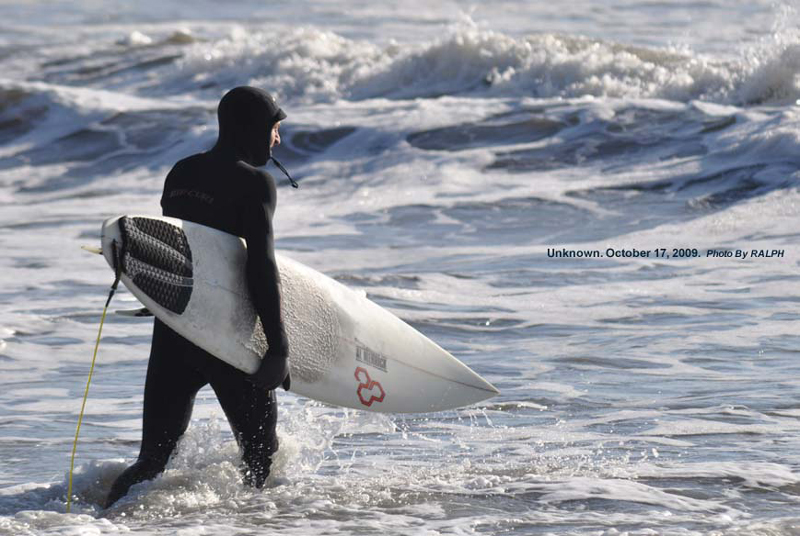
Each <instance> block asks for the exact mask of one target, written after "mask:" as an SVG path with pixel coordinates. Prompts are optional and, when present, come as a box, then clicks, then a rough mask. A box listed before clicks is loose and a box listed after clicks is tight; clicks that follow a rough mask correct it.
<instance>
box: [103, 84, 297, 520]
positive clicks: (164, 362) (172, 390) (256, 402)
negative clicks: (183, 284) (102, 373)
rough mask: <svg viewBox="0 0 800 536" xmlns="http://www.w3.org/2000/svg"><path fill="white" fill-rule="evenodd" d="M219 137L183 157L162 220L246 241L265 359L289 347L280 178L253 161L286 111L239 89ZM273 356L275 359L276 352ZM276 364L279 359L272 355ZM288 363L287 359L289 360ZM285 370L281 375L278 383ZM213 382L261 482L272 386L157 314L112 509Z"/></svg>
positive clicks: (160, 455)
mask: <svg viewBox="0 0 800 536" xmlns="http://www.w3.org/2000/svg"><path fill="white" fill-rule="evenodd" d="M218 114H219V124H220V134H219V140H218V141H217V144H216V145H215V146H214V148H213V149H211V150H210V151H208V152H206V153H201V154H196V155H193V156H190V157H188V158H186V159H184V160H181V161H180V162H178V163H177V164H175V166H174V167H173V168H172V170H171V171H170V173H169V175H168V176H167V179H166V183H165V185H164V193H163V196H162V198H161V206H162V208H163V213H164V215H165V216H173V217H176V218H181V219H185V220H191V221H194V222H197V223H200V224H203V225H208V226H210V227H215V228H217V229H221V230H223V231H226V232H228V233H231V234H235V235H238V236H241V237H243V238H245V239H246V241H247V249H248V257H247V270H246V271H247V281H248V286H249V289H250V293H251V296H252V298H253V302H254V305H255V307H256V311H257V312H258V314H259V316H260V317H261V320H262V324H263V326H264V331H265V335H266V336H267V341H268V344H269V346H270V350H269V351H268V352H267V355H266V356H265V358H264V363H265V365H266V364H267V363H268V362H269V359H270V358H271V357H272V356H274V355H278V356H279V357H280V355H281V354H282V355H283V356H284V357H285V355H286V353H287V351H288V348H287V343H286V335H285V331H284V328H283V322H282V319H281V311H280V300H279V296H280V295H279V292H280V287H279V285H280V280H279V277H278V272H277V267H276V265H275V257H274V253H273V235H272V214H273V212H274V210H275V200H276V189H275V181H274V179H273V178H272V177H271V176H270V175H269V174H268V173H266V172H264V171H262V170H259V169H256V167H254V166H262V165H264V164H266V162H267V161H268V159H269V158H270V156H271V154H270V148H269V136H270V131H271V130H272V127H273V125H274V123H276V122H277V121H280V120H282V119H284V118H285V117H286V115H285V114H284V113H283V111H282V110H280V108H278V107H277V106H276V105H275V102H274V100H272V98H271V97H270V96H269V95H268V94H267V93H265V92H263V91H261V90H258V89H255V88H248V87H242V88H236V89H234V90H232V91H230V92H229V93H228V94H226V96H225V97H223V99H222V101H221V102H220V106H219V110H218ZM276 360H277V358H276ZM276 362H277V361H276ZM284 362H285V359H284ZM282 380H283V376H281V377H280V378H278V380H277V382H278V384H279V383H280V382H281V381H282ZM207 384H210V385H211V387H212V388H213V389H214V392H215V393H216V395H217V398H218V399H219V402H220V405H221V406H222V409H223V410H224V411H225V415H226V416H227V418H228V421H229V422H230V425H231V428H232V429H233V433H234V435H235V436H236V440H237V442H238V443H239V446H240V448H241V451H242V461H243V462H244V466H245V467H244V470H245V478H246V481H247V482H248V483H250V484H251V485H254V486H256V487H261V486H262V485H263V483H264V480H265V479H266V478H267V476H268V475H269V470H270V465H271V456H272V454H273V453H274V452H275V451H276V450H277V449H278V440H277V436H276V434H275V425H276V422H277V406H276V401H275V393H274V391H270V390H266V389H264V388H263V387H262V386H259V385H257V384H256V383H254V382H253V381H252V378H251V377H250V376H248V375H247V374H246V373H244V372H242V371H240V370H238V369H236V368H234V367H232V366H230V365H228V364H226V363H224V362H223V361H221V360H219V359H216V358H214V357H213V356H212V355H211V354H209V353H208V352H206V351H204V350H202V349H200V348H198V347H197V346H195V345H194V344H192V343H191V342H189V341H188V340H186V339H184V338H183V337H181V336H180V335H178V334H177V333H175V332H174V331H172V330H171V329H170V328H169V327H167V326H166V325H165V324H164V323H162V322H161V321H159V320H155V326H154V328H153V341H152V347H151V351H150V362H149V364H148V367H147V379H146V383H145V391H144V419H143V421H144V422H143V427H142V446H141V451H140V453H139V458H138V460H137V461H136V463H134V464H133V465H132V466H131V467H129V468H128V469H126V470H125V471H124V472H123V473H122V474H121V475H120V476H119V477H118V478H117V480H116V482H115V483H114V485H113V486H112V488H111V491H110V493H109V496H108V499H107V501H106V506H110V505H111V504H113V503H114V502H116V501H117V500H118V499H119V498H120V497H122V496H124V495H125V494H126V493H127V491H128V488H130V486H132V485H133V484H136V483H138V482H141V481H143V480H148V479H151V478H154V477H155V476H156V475H158V474H159V473H160V472H161V471H163V470H164V467H165V466H166V464H167V461H168V460H169V457H170V455H171V454H172V451H173V450H174V449H175V445H176V444H177V442H178V440H179V439H180V437H181V435H183V433H184V432H185V431H186V428H187V426H188V425H189V419H190V417H191V414H192V406H193V405H194V398H195V395H196V394H197V392H198V391H199V390H200V388H202V387H203V386H205V385H207Z"/></svg>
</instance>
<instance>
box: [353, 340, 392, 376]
mask: <svg viewBox="0 0 800 536" xmlns="http://www.w3.org/2000/svg"><path fill="white" fill-rule="evenodd" d="M356 361H358V362H359V363H364V364H365V365H370V366H372V367H375V368H376V369H378V370H382V371H383V372H386V356H383V355H381V354H379V353H378V352H376V351H375V350H370V349H369V348H367V347H366V346H364V345H363V344H359V342H358V341H356Z"/></svg>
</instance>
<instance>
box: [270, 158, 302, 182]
mask: <svg viewBox="0 0 800 536" xmlns="http://www.w3.org/2000/svg"><path fill="white" fill-rule="evenodd" d="M270 159H271V160H272V161H273V162H275V165H276V166H278V169H280V170H281V171H283V174H284V175H286V177H288V179H289V182H290V183H291V184H292V188H300V185H299V184H297V181H296V180H294V179H293V178H292V176H291V175H289V172H288V171H286V168H285V167H283V164H281V163H280V162H278V160H277V159H276V158H275V157H274V156H270Z"/></svg>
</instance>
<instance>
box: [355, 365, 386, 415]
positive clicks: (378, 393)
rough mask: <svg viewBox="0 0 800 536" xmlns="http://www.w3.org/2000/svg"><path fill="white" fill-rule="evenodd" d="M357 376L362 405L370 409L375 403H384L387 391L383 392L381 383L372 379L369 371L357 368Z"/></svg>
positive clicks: (359, 397)
mask: <svg viewBox="0 0 800 536" xmlns="http://www.w3.org/2000/svg"><path fill="white" fill-rule="evenodd" d="M355 376H356V380H358V381H359V384H358V399H359V400H360V401H361V403H362V404H364V405H365V406H367V407H370V406H372V404H373V403H375V402H378V403H380V402H383V399H384V397H385V396H386V391H384V390H383V387H382V386H381V384H380V383H378V382H376V381H375V380H373V379H372V378H370V376H369V372H367V369H365V368H362V367H357V368H356V374H355ZM367 397H369V398H367Z"/></svg>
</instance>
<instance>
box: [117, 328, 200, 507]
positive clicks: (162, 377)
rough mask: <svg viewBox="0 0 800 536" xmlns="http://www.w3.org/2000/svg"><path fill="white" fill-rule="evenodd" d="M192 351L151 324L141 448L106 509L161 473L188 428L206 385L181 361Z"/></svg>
mask: <svg viewBox="0 0 800 536" xmlns="http://www.w3.org/2000/svg"><path fill="white" fill-rule="evenodd" d="M193 347H194V345H192V344H191V343H189V342H188V341H187V340H186V339H184V338H183V337H181V336H180V335H178V334H177V333H175V332H174V331H172V330H171V329H169V328H168V327H167V326H165V325H164V324H163V323H161V322H160V321H159V320H156V321H155V326H154V327H153V343H152V347H151V350H150V361H149V363H148V365H147V379H146V381H145V388H144V417H143V423H142V447H141V450H140V452H139V458H138V460H136V463H134V464H133V465H131V466H130V467H128V468H127V469H126V470H125V471H123V472H122V474H121V475H120V476H119V477H117V480H116V481H115V482H114V485H113V486H111V491H110V492H109V494H108V499H107V500H106V505H105V506H106V508H108V507H109V506H111V505H112V504H114V503H115V502H116V501H117V500H119V499H120V498H122V497H123V496H125V494H126V493H128V489H129V488H130V487H131V486H133V485H134V484H138V483H139V482H143V481H145V480H151V479H153V478H155V477H156V476H157V475H158V474H159V473H161V472H162V471H163V470H164V467H165V466H166V465H167V461H168V460H169V457H170V455H171V454H172V451H173V450H174V449H175V445H176V444H177V443H178V440H179V439H180V437H181V436H182V435H183V433H184V432H185V431H186V428H187V427H188V426H189V419H190V418H191V416H192V406H193V405H194V398H195V395H196V394H197V391H199V390H200V388H201V387H202V386H203V385H205V384H206V383H207V382H206V380H205V379H204V378H203V376H202V375H201V374H200V373H199V372H198V371H196V370H195V369H193V368H192V367H188V366H186V361H185V360H184V359H183V357H184V356H185V355H186V354H187V352H188V353H191V352H192V349H193Z"/></svg>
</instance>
